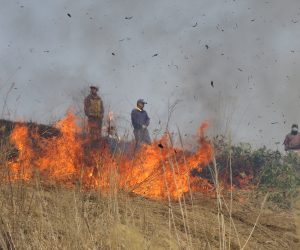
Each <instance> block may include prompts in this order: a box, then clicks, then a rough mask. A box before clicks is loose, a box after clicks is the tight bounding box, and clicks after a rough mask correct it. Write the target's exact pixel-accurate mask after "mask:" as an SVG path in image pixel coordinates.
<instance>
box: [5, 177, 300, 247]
mask: <svg viewBox="0 0 300 250" xmlns="http://www.w3.org/2000/svg"><path fill="white" fill-rule="evenodd" d="M235 196H238V197H243V198H244V199H245V201H244V204H241V203H240V202H238V201H236V200H234V201H233V213H232V220H233V222H234V224H235V227H236V229H237V234H238V238H239V241H240V243H241V244H242V245H243V244H244V243H245V242H246V240H247V238H248V236H249V234H250V232H251V230H252V228H253V225H254V223H255V220H256V217H257V216H258V214H259V202H258V201H254V200H252V201H251V198H250V196H249V193H246V194H239V195H238V194H235ZM224 201H225V200H224ZM193 203H194V205H193V206H192V205H191V204H190V202H189V201H186V207H185V209H186V215H187V216H186V218H183V216H182V212H181V208H180V206H179V204H178V203H176V202H174V203H173V202H172V203H170V204H169V203H168V202H164V201H153V200H148V199H145V198H142V197H140V196H136V195H130V194H127V193H118V194H105V195H103V194H102V193H101V192H100V191H96V192H86V191H82V190H80V189H79V188H75V189H66V188H63V187H59V186H58V185H50V184H42V183H41V182H40V181H39V180H38V178H35V179H34V180H32V181H31V182H30V183H26V184H25V183H24V182H17V183H13V184H3V183H2V184H1V187H0V249H1V248H2V249H218V248H219V244H220V238H219V223H218V209H217V207H216V199H213V198H209V197H207V196H205V195H200V194H199V195H196V196H195V197H194V202H193ZM171 212H172V214H173V219H172V215H171ZM222 214H223V215H224V226H225V227H226V229H227V230H226V232H225V234H226V239H228V237H229V235H228V234H229V230H228V229H229V224H230V223H229V219H230V216H229V214H228V212H226V211H223V212H222ZM185 227H188V228H189V230H188V233H186V229H185ZM238 238H237V235H236V233H235V232H234V230H232V232H231V243H230V248H229V242H228V241H227V242H226V243H225V244H226V249H240V247H239V242H238ZM298 242H299V239H298V238H297V236H296V235H295V226H294V222H293V217H292V215H291V214H290V213H287V212H284V211H280V212H278V211H277V212H276V213H275V212H273V211H271V210H268V209H266V210H264V211H263V212H262V214H261V218H260V221H259V223H258V224H257V227H256V229H255V231H254V233H253V235H252V238H251V239H250V241H249V243H248V245H247V246H246V248H245V249H299V246H300V245H299V243H298Z"/></svg>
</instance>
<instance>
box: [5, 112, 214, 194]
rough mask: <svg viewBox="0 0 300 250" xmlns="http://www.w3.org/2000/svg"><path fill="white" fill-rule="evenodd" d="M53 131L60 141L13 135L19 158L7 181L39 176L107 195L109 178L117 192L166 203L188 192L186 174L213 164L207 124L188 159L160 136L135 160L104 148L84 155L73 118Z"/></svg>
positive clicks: (24, 130) (20, 132) (18, 131)
mask: <svg viewBox="0 0 300 250" xmlns="http://www.w3.org/2000/svg"><path fill="white" fill-rule="evenodd" d="M55 127H56V128H57V129H59V131H60V135H58V136H54V137H51V138H42V137H41V136H40V135H39V134H38V133H33V134H32V133H31V136H29V131H28V127H27V126H26V125H17V126H16V127H15V128H14V129H13V131H12V133H11V136H10V140H11V142H12V143H13V144H14V145H15V146H16V148H17V150H18V156H17V158H16V159H13V160H12V161H11V162H9V164H8V165H9V168H10V171H11V173H10V178H11V180H15V181H16V180H25V181H29V180H31V179H32V178H33V175H34V173H35V171H38V173H39V175H40V176H41V178H42V179H43V180H45V181H54V182H57V183H60V184H63V185H66V186H68V187H72V186H74V185H75V183H77V182H80V183H81V184H82V186H83V187H84V188H86V189H97V188H100V189H101V190H102V191H103V192H106V191H107V190H109V189H110V188H111V178H112V177H111V176H112V173H113V175H114V178H115V181H116V182H117V189H120V190H125V191H130V192H133V193H136V194H138V195H142V196H144V197H148V198H153V199H165V198H166V197H167V195H168V194H169V195H170V197H171V198H172V199H176V198H178V197H181V196H182V195H183V194H184V193H187V192H188V191H189V183H188V179H189V178H190V179H193V177H192V176H189V175H190V172H191V170H192V169H194V168H197V170H198V171H200V172H201V170H202V168H204V167H206V166H207V165H208V164H209V163H210V162H211V160H212V158H213V146H212V145H211V143H210V142H209V141H208V140H207V139H206V138H205V136H204V132H205V130H206V129H207V128H208V124H207V123H203V124H202V125H201V127H200V128H199V132H198V148H197V150H196V151H195V152H193V153H189V154H185V152H184V149H179V148H174V147H173V146H172V145H171V143H170V142H169V138H168V135H164V136H163V137H162V138H161V139H159V140H157V141H154V142H153V143H152V144H151V145H145V146H143V147H142V148H141V150H139V151H138V152H137V153H136V154H135V156H134V157H132V155H130V154H129V155H128V154H125V153H122V152H121V153H120V154H112V153H111V152H110V150H109V148H108V147H106V146H105V145H104V144H101V145H100V146H99V147H96V148H90V149H89V150H86V149H85V148H86V144H87V143H88V142H87V141H86V139H84V138H82V137H81V136H80V135H81V134H82V129H81V128H80V127H79V126H78V125H77V124H76V117H75V115H74V114H72V113H68V114H67V116H66V117H65V118H64V119H62V120H61V121H59V122H58V123H57V124H56V125H55ZM33 141H34V142H33ZM158 145H160V146H161V147H159V146H158ZM162 145H163V148H162ZM194 179H195V180H194V181H193V180H191V187H190V188H191V189H192V190H208V189H209V187H212V185H211V184H210V183H209V182H208V181H207V180H205V179H202V178H200V177H194Z"/></svg>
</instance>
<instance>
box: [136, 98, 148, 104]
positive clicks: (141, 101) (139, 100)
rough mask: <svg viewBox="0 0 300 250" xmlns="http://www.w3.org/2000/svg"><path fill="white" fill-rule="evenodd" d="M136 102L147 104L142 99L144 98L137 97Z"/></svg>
mask: <svg viewBox="0 0 300 250" xmlns="http://www.w3.org/2000/svg"><path fill="white" fill-rule="evenodd" d="M136 103H143V104H147V102H145V101H144V99H138V100H137V102H136Z"/></svg>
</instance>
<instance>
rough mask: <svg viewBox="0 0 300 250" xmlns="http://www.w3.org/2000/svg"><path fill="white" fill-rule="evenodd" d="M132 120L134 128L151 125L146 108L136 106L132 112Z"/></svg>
mask: <svg viewBox="0 0 300 250" xmlns="http://www.w3.org/2000/svg"><path fill="white" fill-rule="evenodd" d="M131 122H132V126H133V127H134V129H141V128H142V126H143V125H145V126H148V125H149V123H150V118H149V116H148V114H147V112H146V111H145V110H140V109H137V108H135V109H133V110H132V112H131Z"/></svg>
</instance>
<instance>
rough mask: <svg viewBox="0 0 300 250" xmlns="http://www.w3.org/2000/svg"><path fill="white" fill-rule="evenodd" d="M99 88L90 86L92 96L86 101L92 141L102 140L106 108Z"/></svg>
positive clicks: (85, 107) (85, 105)
mask: <svg viewBox="0 0 300 250" xmlns="http://www.w3.org/2000/svg"><path fill="white" fill-rule="evenodd" d="M98 90H99V89H98V87H96V86H90V91H91V92H90V94H89V95H88V96H87V97H86V98H85V99H84V113H85V115H86V116H87V118H88V129H89V135H90V139H91V140H92V141H95V140H99V139H100V138H101V131H102V122H103V114H104V107H103V102H102V99H101V98H100V96H99V95H98V93H97V92H98Z"/></svg>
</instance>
